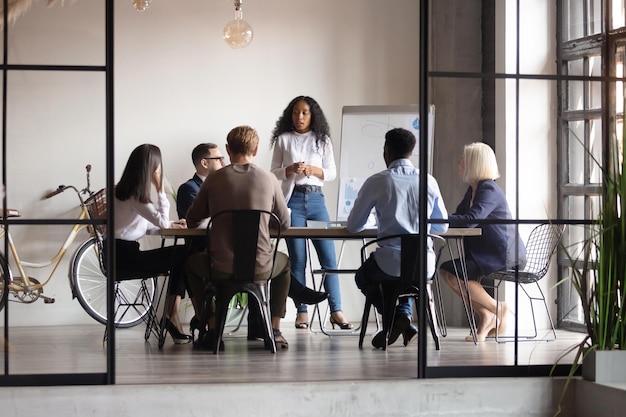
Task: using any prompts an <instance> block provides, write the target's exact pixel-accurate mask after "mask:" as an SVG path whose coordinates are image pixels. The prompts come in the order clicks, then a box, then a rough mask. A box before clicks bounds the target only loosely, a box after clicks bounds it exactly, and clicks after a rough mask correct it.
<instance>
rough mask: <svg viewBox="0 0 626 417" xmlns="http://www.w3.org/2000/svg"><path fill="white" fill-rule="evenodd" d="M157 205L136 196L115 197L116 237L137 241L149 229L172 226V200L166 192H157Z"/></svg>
mask: <svg viewBox="0 0 626 417" xmlns="http://www.w3.org/2000/svg"><path fill="white" fill-rule="evenodd" d="M157 197H158V198H157V203H156V205H154V204H152V203H147V204H144V203H140V202H139V201H137V200H136V199H134V198H129V199H128V200H125V201H121V200H118V199H117V198H116V199H115V238H116V239H123V240H129V241H137V240H139V239H141V238H142V237H144V236H145V235H146V234H147V233H148V231H149V230H155V229H161V228H167V227H169V226H170V202H169V200H168V199H167V195H166V194H165V193H157Z"/></svg>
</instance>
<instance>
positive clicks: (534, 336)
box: [495, 282, 556, 343]
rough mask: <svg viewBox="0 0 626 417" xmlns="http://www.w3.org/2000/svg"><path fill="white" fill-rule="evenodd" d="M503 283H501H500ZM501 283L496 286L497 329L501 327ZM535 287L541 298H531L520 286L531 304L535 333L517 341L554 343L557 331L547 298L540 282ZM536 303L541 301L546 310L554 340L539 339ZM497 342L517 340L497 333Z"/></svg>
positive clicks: (518, 337)
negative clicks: (499, 319)
mask: <svg viewBox="0 0 626 417" xmlns="http://www.w3.org/2000/svg"><path fill="white" fill-rule="evenodd" d="M500 283H501V282H500ZM500 283H498V285H496V286H495V289H496V302H497V304H496V329H497V328H498V326H499V323H498V313H499V310H498V308H499V306H500V302H499V301H498V288H499V286H500ZM535 285H537V291H538V292H539V296H534V297H533V296H531V295H530V294H529V293H528V291H526V288H524V285H523V284H520V287H519V288H521V289H522V291H523V292H524V294H525V295H526V297H527V298H528V302H529V303H530V311H531V315H532V318H533V330H534V333H533V334H532V335H523V336H520V335H518V336H517V339H518V341H519V339H523V340H521V341H545V342H552V341H554V340H556V329H555V328H554V322H553V321H552V316H551V315H550V310H549V308H548V303H547V302H546V297H545V295H544V294H543V291H542V290H541V287H540V286H539V283H538V282H535ZM535 301H541V302H543V305H544V307H545V309H546V314H547V315H548V320H549V321H550V330H551V332H552V339H537V336H538V334H539V333H538V331H537V319H536V317H535V306H534V304H533V303H534V302H535ZM495 339H496V342H498V343H505V342H511V341H513V340H515V336H500V335H499V334H498V333H497V332H496V338H495Z"/></svg>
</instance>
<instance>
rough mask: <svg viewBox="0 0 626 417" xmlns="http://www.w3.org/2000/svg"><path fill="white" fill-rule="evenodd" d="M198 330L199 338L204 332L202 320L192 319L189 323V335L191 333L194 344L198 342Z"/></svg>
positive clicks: (194, 317)
mask: <svg viewBox="0 0 626 417" xmlns="http://www.w3.org/2000/svg"><path fill="white" fill-rule="evenodd" d="M196 330H197V331H198V337H199V336H200V333H201V332H202V326H201V325H200V319H199V318H197V317H196V316H193V317H192V318H191V321H190V322H189V333H191V341H192V342H194V341H195V340H196Z"/></svg>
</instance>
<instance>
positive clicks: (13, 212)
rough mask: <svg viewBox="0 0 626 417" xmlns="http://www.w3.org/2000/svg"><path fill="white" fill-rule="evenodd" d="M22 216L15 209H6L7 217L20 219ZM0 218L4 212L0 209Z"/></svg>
mask: <svg viewBox="0 0 626 417" xmlns="http://www.w3.org/2000/svg"><path fill="white" fill-rule="evenodd" d="M21 215H22V214H21V213H20V211H19V210H16V209H7V217H20V216H21ZM0 217H4V211H3V210H2V209H0Z"/></svg>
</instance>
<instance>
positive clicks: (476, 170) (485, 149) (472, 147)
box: [463, 142, 500, 184]
mask: <svg viewBox="0 0 626 417" xmlns="http://www.w3.org/2000/svg"><path fill="white" fill-rule="evenodd" d="M463 159H464V161H465V162H464V163H465V172H464V173H463V181H464V182H466V183H468V184H472V183H475V182H478V181H482V180H495V179H496V178H499V177H500V171H499V170H498V162H497V161H496V154H495V153H494V152H493V149H491V147H490V146H489V145H487V144H484V143H482V142H474V143H470V144H469V145H465V147H464V148H463Z"/></svg>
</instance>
